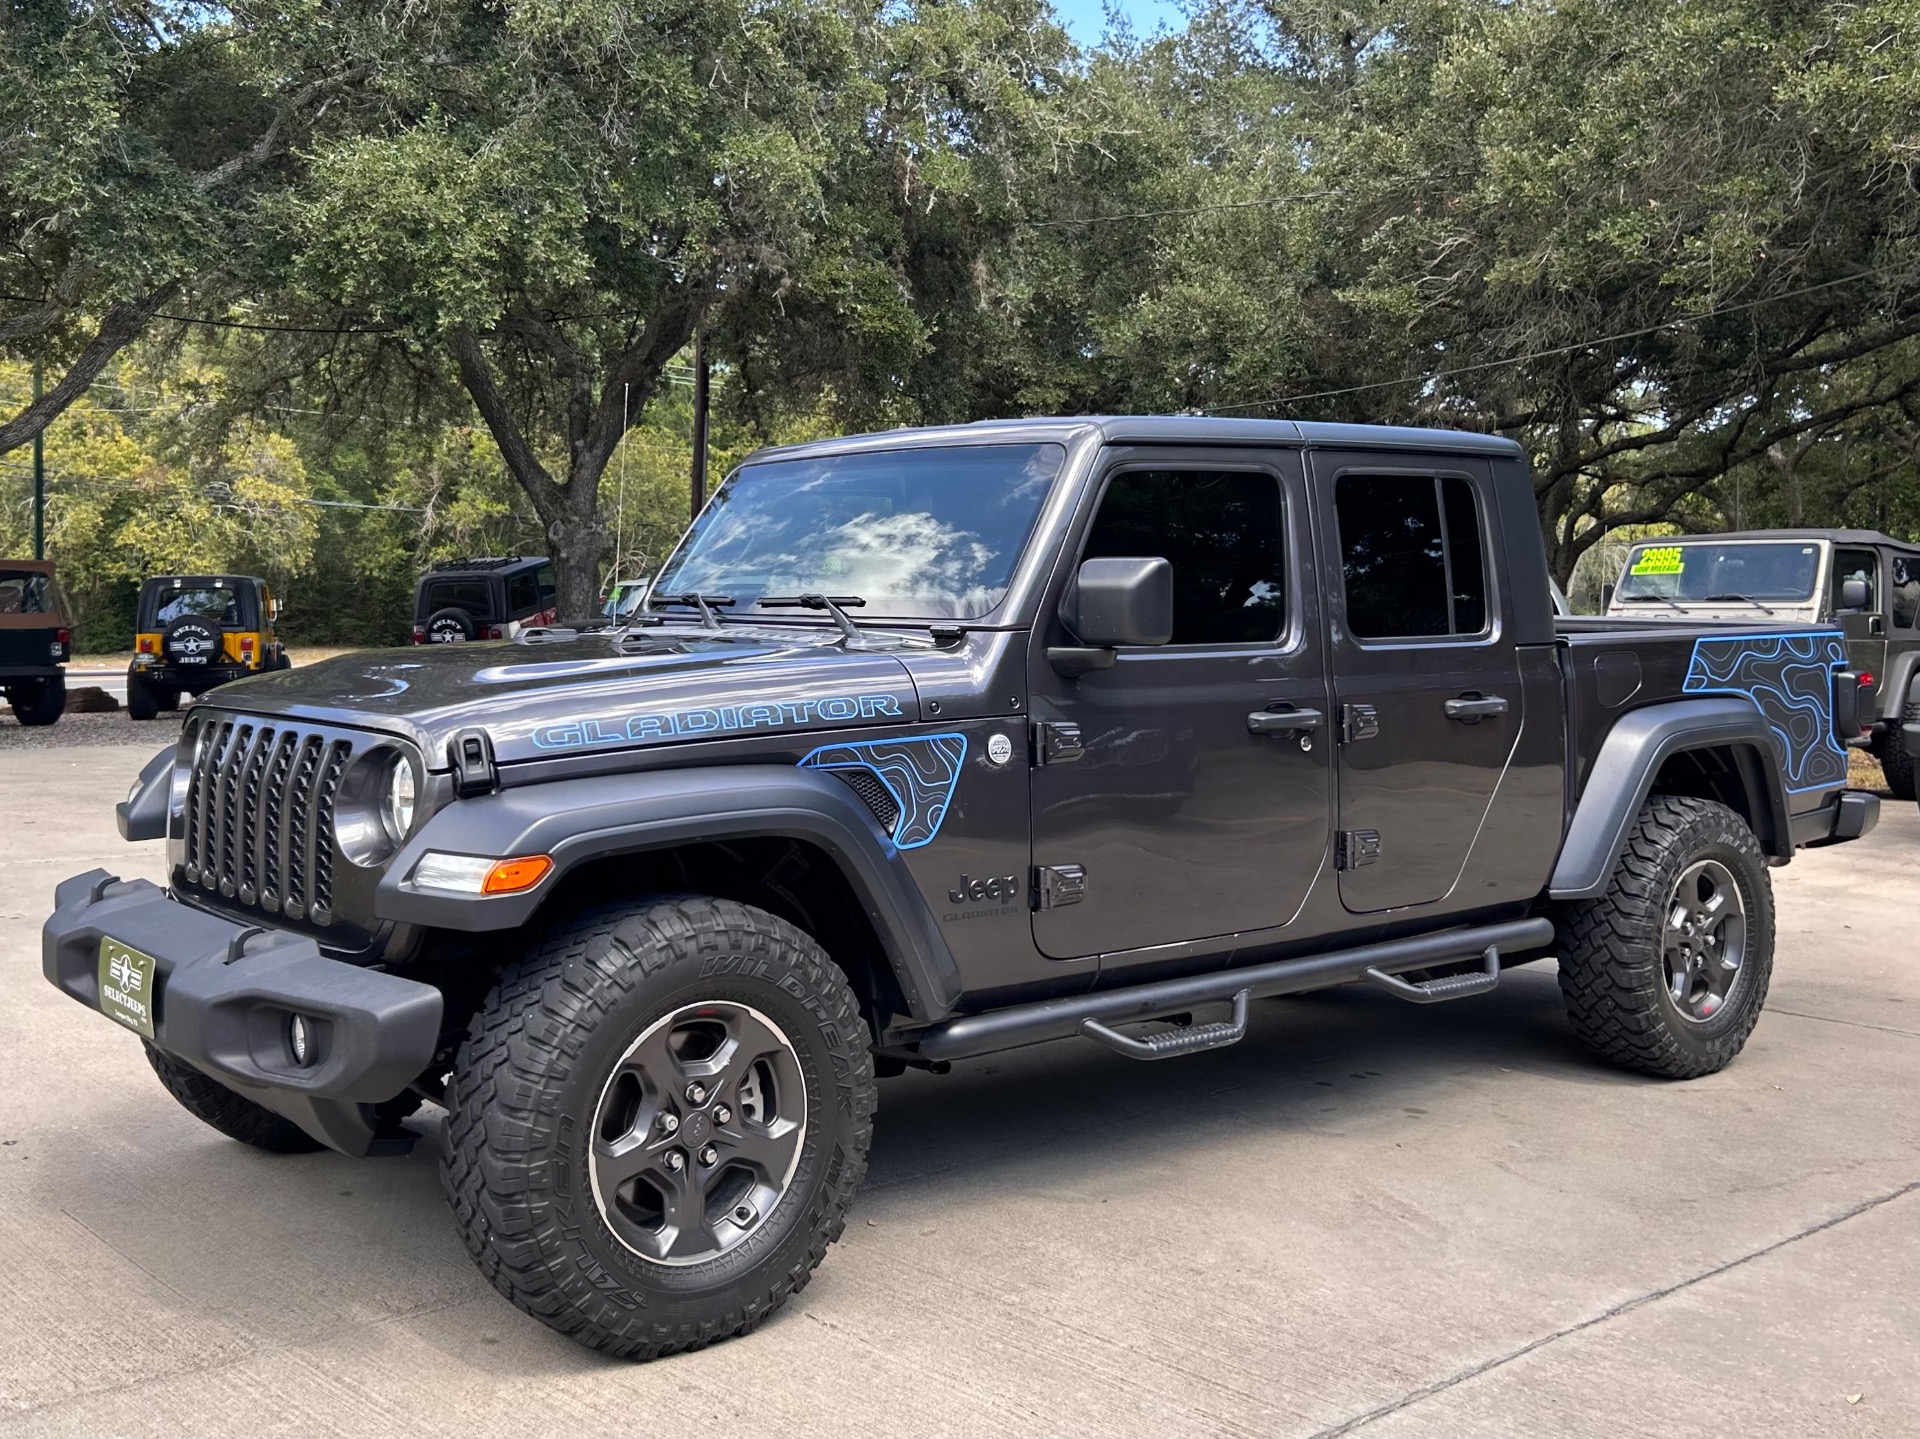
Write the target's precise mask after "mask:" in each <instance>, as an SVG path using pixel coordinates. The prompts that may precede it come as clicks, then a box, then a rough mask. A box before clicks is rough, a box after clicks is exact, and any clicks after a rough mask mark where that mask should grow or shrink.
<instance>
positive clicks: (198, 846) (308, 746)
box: [181, 714, 356, 927]
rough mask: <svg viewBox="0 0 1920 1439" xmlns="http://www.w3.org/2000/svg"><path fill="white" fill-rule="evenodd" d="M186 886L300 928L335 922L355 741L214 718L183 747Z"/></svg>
mask: <svg viewBox="0 0 1920 1439" xmlns="http://www.w3.org/2000/svg"><path fill="white" fill-rule="evenodd" d="M184 742H185V743H186V744H188V745H189V746H190V747H191V749H190V753H191V754H192V755H193V762H192V768H191V770H190V771H189V773H188V776H187V798H186V815H185V823H184V826H183V830H184V835H185V853H184V855H183V858H182V865H181V873H182V875H183V877H184V878H185V880H186V882H187V883H188V884H189V885H193V886H195V887H197V888H199V889H201V890H203V891H205V892H206V893H207V894H209V895H218V896H219V897H220V898H221V899H222V900H225V901H227V902H228V903H230V904H238V905H241V906H244V907H245V908H248V909H258V910H261V911H264V912H265V913H267V914H269V915H276V916H277V915H284V916H285V917H286V918H288V919H290V920H292V921H294V922H295V923H307V924H314V925H320V926H323V927H324V926H326V925H328V924H331V923H332V922H333V898H334V896H333V806H334V799H335V797H336V796H337V795H338V793H339V790H340V779H341V776H342V775H343V774H344V773H345V772H346V767H347V762H348V761H349V760H350V759H352V758H353V754H354V750H355V748H356V743H355V741H354V740H353V739H352V738H351V737H349V736H347V735H344V734H340V733H337V732H319V731H315V730H311V729H306V728H303V727H301V726H299V725H290V724H277V723H269V722H268V721H266V720H253V719H247V718H245V717H241V716H221V715H217V714H216V715H210V716H208V718H207V719H205V720H203V721H202V722H201V723H200V724H199V725H198V726H197V727H196V728H195V729H194V731H193V732H192V733H191V734H189V735H188V736H187V737H186V739H185V741H184Z"/></svg>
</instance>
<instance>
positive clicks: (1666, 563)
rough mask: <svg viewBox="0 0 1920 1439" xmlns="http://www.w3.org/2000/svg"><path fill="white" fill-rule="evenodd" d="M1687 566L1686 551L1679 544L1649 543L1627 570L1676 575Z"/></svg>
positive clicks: (1639, 573) (1637, 573)
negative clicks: (1631, 567) (1630, 568)
mask: <svg viewBox="0 0 1920 1439" xmlns="http://www.w3.org/2000/svg"><path fill="white" fill-rule="evenodd" d="M1686 568H1687V559H1686V551H1685V549H1683V548H1682V547H1681V546H1679V545H1650V546H1648V547H1647V548H1646V549H1644V550H1642V551H1640V558H1639V559H1637V560H1635V561H1634V562H1633V569H1632V570H1631V571H1629V573H1631V574H1636V575H1677V574H1681V573H1683V572H1684V571H1685V570H1686Z"/></svg>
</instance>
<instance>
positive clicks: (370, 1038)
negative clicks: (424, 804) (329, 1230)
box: [41, 869, 441, 1157]
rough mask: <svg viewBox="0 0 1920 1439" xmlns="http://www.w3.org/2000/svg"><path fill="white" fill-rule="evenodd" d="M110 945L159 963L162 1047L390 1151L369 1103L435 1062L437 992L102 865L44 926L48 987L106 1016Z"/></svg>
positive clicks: (252, 1095)
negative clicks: (296, 1033) (300, 1040)
mask: <svg viewBox="0 0 1920 1439" xmlns="http://www.w3.org/2000/svg"><path fill="white" fill-rule="evenodd" d="M103 941H113V942H114V943H115V944H117V945H120V946H125V947H126V948H130V949H133V950H136V951H138V952H139V953H140V954H142V955H150V956H152V958H153V959H154V961H155V965H154V968H155V970H156V971H157V973H156V975H155V976H154V978H153V979H152V980H151V982H150V984H149V985H148V988H149V989H150V990H151V996H150V1009H149V1014H150V1023H151V1025H152V1029H153V1033H152V1035H151V1038H150V1042H151V1043H152V1044H153V1045H154V1047H155V1048H157V1049H160V1050H162V1051H164V1052H165V1053H167V1054H169V1055H172V1056H173V1057H174V1058H175V1059H178V1060H182V1061H184V1062H185V1063H187V1064H190V1065H192V1066H193V1067H194V1068H195V1069H198V1070H200V1071H202V1072H203V1073H205V1074H207V1075H210V1076H211V1077H212V1078H214V1079H217V1080H218V1081H219V1082H220V1083H222V1084H224V1085H226V1086H227V1087H228V1088H230V1089H232V1090H234V1091H235V1092H236V1093H239V1094H242V1095H245V1096H246V1097H247V1098H248V1099H251V1100H253V1101H254V1102H255V1103H256V1104H260V1105H263V1106H265V1107H266V1108H268V1109H271V1110H273V1111H274V1112H275V1113H276V1114H281V1115H284V1116H286V1117H287V1118H288V1119H291V1120H292V1121H293V1122H294V1123H295V1124H298V1125H299V1126H300V1127H301V1128H302V1129H304V1130H305V1131H306V1132H307V1133H308V1134H311V1135H312V1136H313V1137H314V1138H315V1139H317V1140H319V1141H320V1142H321V1143H322V1144H325V1145H328V1146H329V1147H331V1148H333V1149H337V1150H339V1151H340V1152H341V1153H343V1154H350V1155H354V1156H356V1157H357V1156H361V1155H365V1154H370V1153H375V1152H379V1151H380V1150H382V1149H384V1148H387V1147H389V1146H390V1145H391V1144H392V1142H393V1136H392V1135H391V1133H389V1132H383V1126H382V1124H381V1123H380V1121H379V1119H378V1118H377V1116H376V1115H375V1114H374V1113H373V1109H372V1107H373V1106H374V1105H377V1104H379V1103H381V1102H382V1101H383V1100H388V1099H392V1098H393V1097H394V1096H396V1095H398V1094H399V1093H400V1092H401V1091H402V1090H404V1089H405V1088H406V1087H407V1086H408V1085H409V1084H411V1083H413V1081H414V1080H416V1079H417V1078H419V1076H420V1075H421V1074H422V1073H424V1072H425V1070H426V1069H427V1066H428V1065H429V1064H430V1063H431V1062H432V1060H433V1056H434V1052H435V1051H436V1050H437V1049H438V1048H439V1044H440V1019H441V999H440V991H439V990H437V989H435V988H433V987H432V986H431V985H426V984H419V983H416V982H415V981H413V980H409V979H401V978H400V977H398V976H397V975H391V974H384V973H382V972H380V971H378V970H372V969H363V968H360V967H359V966H357V965H352V964H343V963H341V962H340V961H339V960H333V959H327V958H326V957H325V956H323V955H322V954H321V953H320V948H319V946H318V945H316V944H315V943H314V942H313V941H312V940H311V939H309V938H307V937H306V936H304V935H297V934H292V933H289V932H288V931H286V930H276V929H263V928H259V927H255V926H248V925H241V924H235V923H233V922H232V921H230V920H225V919H221V918H219V917H218V916H215V915H211V914H207V913H204V912H203V911H201V910H197V909H193V908H191V907H189V906H187V905H184V904H181V903H179V902H177V901H175V900H173V899H170V898H169V897H168V896H167V893H166V891H165V890H163V889H161V888H160V887H159V886H158V885H155V884H153V883H152V882H150V881H148V880H144V879H136V880H121V879H119V878H117V877H116V876H114V875H111V874H109V873H107V871H105V870H103V869H96V870H93V871H91V872H89V873H87V874H80V875H75V876H74V877H73V878H72V879H69V880H67V881H66V882H65V883H63V884H61V885H60V887H59V888H58V889H57V890H55V891H54V912H53V915H52V917H51V918H49V919H48V920H47V922H46V925H45V926H44V928H43V929H42V931H41V959H42V967H43V969H44V970H45V973H46V976H47V979H48V980H49V981H50V982H51V983H53V984H54V985H55V986H56V987H58V988H60V989H62V990H64V991H66V993H67V994H69V995H71V996H72V997H73V998H75V999H77V1000H79V1001H80V1002H81V1003H82V1004H84V1005H86V1006H87V1007H88V1008H90V1009H96V1010H97V1009H100V1008H101V1002H100V985H101V970H102V944H103ZM296 1014H298V1015H300V1016H301V1017H302V1018H303V1019H305V1021H306V1023H307V1027H308V1031H309V1033H310V1034H311V1035H312V1037H313V1044H312V1051H311V1053H310V1054H309V1059H308V1063H306V1064H304V1065H303V1064H301V1063H299V1062H298V1061H297V1060H296V1059H295V1058H294V1054H293V1048H292V1045H291V1043H290V1042H289V1038H288V1030H289V1025H290V1022H291V1020H292V1018H293V1016H294V1015H296ZM122 1022H125V1021H122ZM130 1027H131V1026H130Z"/></svg>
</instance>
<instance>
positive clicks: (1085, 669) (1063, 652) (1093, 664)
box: [1047, 645, 1115, 680]
mask: <svg viewBox="0 0 1920 1439" xmlns="http://www.w3.org/2000/svg"><path fill="white" fill-rule="evenodd" d="M1114 655H1115V651H1113V650H1111V649H1109V648H1107V647H1106V646H1105V645H1048V646H1047V663H1048V664H1050V665H1052V666H1053V671H1054V673H1055V674H1057V675H1059V676H1060V677H1061V678H1063V679H1070V680H1075V679H1079V678H1080V676H1081V675H1089V674H1092V673H1093V672H1094V671H1095V670H1110V669H1112V668H1113V660H1114Z"/></svg>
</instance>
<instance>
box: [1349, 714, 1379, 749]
mask: <svg viewBox="0 0 1920 1439" xmlns="http://www.w3.org/2000/svg"><path fill="white" fill-rule="evenodd" d="M1379 733H1380V711H1379V710H1377V709H1375V708H1374V707H1373V706H1372V705H1341V706H1340V743H1341V744H1352V743H1353V742H1354V741H1355V740H1363V739H1372V738H1373V737H1374V736H1375V735H1377V734H1379Z"/></svg>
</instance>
